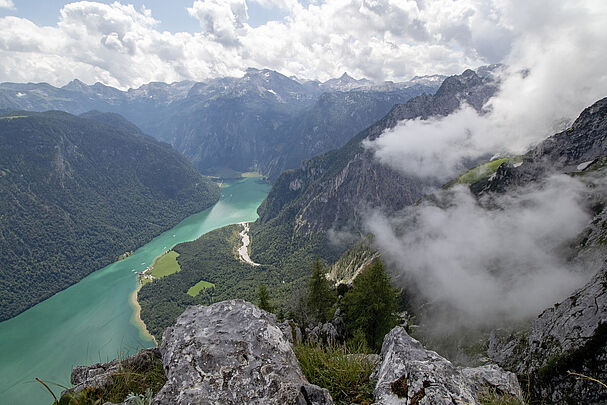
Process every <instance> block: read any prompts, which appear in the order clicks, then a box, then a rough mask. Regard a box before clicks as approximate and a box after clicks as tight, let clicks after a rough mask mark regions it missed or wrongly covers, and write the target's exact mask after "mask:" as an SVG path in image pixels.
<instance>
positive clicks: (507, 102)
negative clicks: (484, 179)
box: [366, 1, 607, 180]
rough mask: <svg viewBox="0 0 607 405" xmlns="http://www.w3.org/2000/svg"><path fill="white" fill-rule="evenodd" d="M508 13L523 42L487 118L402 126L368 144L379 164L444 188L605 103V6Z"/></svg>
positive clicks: (553, 5) (526, 6)
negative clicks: (481, 161) (490, 158)
mask: <svg viewBox="0 0 607 405" xmlns="http://www.w3.org/2000/svg"><path fill="white" fill-rule="evenodd" d="M509 13H510V19H511V22H512V24H514V25H516V31H517V32H521V33H522V34H521V35H520V36H519V37H518V39H517V40H515V41H514V45H513V47H512V49H511V50H510V53H509V54H508V56H507V58H506V59H505V64H506V66H507V67H506V68H505V69H504V70H503V71H501V73H499V81H500V83H501V84H500V88H499V91H498V93H497V94H496V95H495V96H494V97H493V98H492V99H491V100H489V102H488V103H487V104H486V105H485V106H484V110H485V111H486V113H484V114H479V113H477V112H476V111H475V110H474V109H473V108H471V107H469V106H466V105H464V106H462V108H461V109H460V110H458V111H456V112H455V113H453V114H451V115H449V116H448V117H440V118H433V119H430V120H427V121H420V120H413V121H407V122H402V123H401V124H399V125H397V126H396V127H395V128H394V129H392V130H389V131H387V132H386V133H384V134H383V135H382V136H380V137H379V138H378V139H376V140H375V141H373V142H367V143H366V146H367V147H368V148H370V149H371V150H373V151H374V152H375V156H376V157H377V158H378V159H379V160H380V161H381V162H382V163H385V164H388V165H390V166H393V167H394V168H396V169H399V170H401V171H403V172H404V173H406V174H407V175H411V176H417V177H430V178H435V179H438V180H448V179H450V178H452V177H453V176H455V175H456V174H457V173H459V172H461V171H462V170H464V169H465V163H466V162H469V161H470V160H471V159H472V160H474V159H475V158H479V157H482V156H486V155H494V154H502V155H508V154H510V155H512V154H521V153H524V152H526V151H527V150H528V149H529V148H530V147H531V146H533V145H534V144H537V143H538V142H539V141H541V140H542V139H544V138H546V137H548V136H550V135H552V134H554V133H555V132H557V131H559V130H563V129H565V128H566V127H567V126H568V125H570V123H571V122H572V121H573V120H574V119H575V118H576V117H577V116H578V115H579V113H580V112H581V111H582V110H583V109H584V108H585V107H587V106H589V105H591V104H592V103H594V102H595V101H597V100H598V99H600V98H603V97H605V96H607V70H605V68H604V66H605V65H606V64H607V52H605V51H604V50H605V49H607V35H605V27H604V23H605V21H607V3H604V2H595V1H581V2H576V3H570V2H566V1H565V2H554V1H550V2H546V1H537V2H523V3H520V4H519V3H517V4H516V7H514V6H513V7H512V8H511V9H509Z"/></svg>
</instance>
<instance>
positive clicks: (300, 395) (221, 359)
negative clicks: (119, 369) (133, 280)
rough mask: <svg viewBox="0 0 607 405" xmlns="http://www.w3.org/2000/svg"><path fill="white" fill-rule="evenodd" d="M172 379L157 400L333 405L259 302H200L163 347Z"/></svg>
mask: <svg viewBox="0 0 607 405" xmlns="http://www.w3.org/2000/svg"><path fill="white" fill-rule="evenodd" d="M160 351H161V353H162V359H163V364H164V370H165V373H166V375H167V378H168V381H167V383H166V385H165V386H164V387H163V388H162V390H161V391H160V392H159V393H158V394H157V396H156V397H155V399H154V404H157V405H160V404H167V405H168V404H171V405H174V404H183V405H186V404H187V405H195V404H222V405H229V404H234V405H236V404H264V405H265V404H269V405H271V404H276V405H279V404H280V405H288V404H294V405H295V404H297V405H300V404H301V405H304V404H309V405H313V404H314V405H321V404H332V403H333V402H332V400H331V397H330V395H329V393H328V391H327V390H325V389H321V388H319V387H317V386H315V385H312V384H309V383H308V382H307V381H306V379H305V377H304V375H303V373H302V371H301V368H300V366H299V363H298V362H297V359H296V357H295V354H294V353H293V350H292V349H291V345H290V343H289V341H288V340H287V339H286V337H285V336H284V334H283V333H282V332H281V330H280V328H279V327H278V326H277V324H276V322H275V318H274V317H273V316H272V315H270V314H268V313H267V312H265V311H262V310H261V309H259V308H257V307H256V306H255V305H253V304H251V303H248V302H245V301H242V300H232V301H223V302H220V303H217V304H213V305H211V306H195V307H190V308H188V309H186V311H185V312H184V313H183V314H182V315H181V316H180V317H179V318H178V319H177V321H176V323H175V325H174V326H172V327H170V328H167V329H166V330H165V332H164V334H163V337H162V345H161V346H160Z"/></svg>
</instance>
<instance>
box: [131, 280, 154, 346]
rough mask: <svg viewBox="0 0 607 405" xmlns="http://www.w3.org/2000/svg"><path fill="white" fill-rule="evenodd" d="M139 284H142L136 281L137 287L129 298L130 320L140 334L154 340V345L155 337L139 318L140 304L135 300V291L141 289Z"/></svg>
mask: <svg viewBox="0 0 607 405" xmlns="http://www.w3.org/2000/svg"><path fill="white" fill-rule="evenodd" d="M141 285H142V284H141V283H140V282H139V281H137V289H136V290H135V291H133V293H132V294H131V296H130V298H129V303H130V304H131V306H132V307H133V317H132V318H131V322H132V323H133V324H134V325H135V326H136V327H137V329H139V331H140V333H141V335H143V336H145V337H146V338H147V339H152V340H153V341H154V345H156V346H158V342H157V341H156V338H155V337H154V336H152V334H150V332H149V331H148V328H147V326H145V323H144V322H143V321H142V320H141V306H140V305H139V302H137V293H138V292H139V290H141Z"/></svg>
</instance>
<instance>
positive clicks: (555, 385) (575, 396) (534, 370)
mask: <svg viewBox="0 0 607 405" xmlns="http://www.w3.org/2000/svg"><path fill="white" fill-rule="evenodd" d="M488 354H489V356H490V357H492V358H493V359H494V360H495V361H497V362H498V363H499V364H501V365H503V366H504V367H506V368H508V369H511V370H513V371H515V372H516V373H517V374H519V375H521V376H527V375H528V376H530V378H531V379H532V383H531V384H530V387H531V389H532V390H533V391H534V392H532V394H533V395H534V396H536V397H538V398H545V399H549V400H550V401H551V402H553V403H558V404H560V403H562V404H567V403H584V404H605V403H607V388H604V387H602V386H601V385H599V384H597V383H595V382H591V381H589V380H583V379H582V380H576V378H575V377H574V376H571V375H568V374H567V371H574V372H577V373H580V374H584V375H587V376H590V377H593V378H596V379H598V380H600V381H607V269H605V268H604V269H603V270H602V271H600V272H599V273H598V274H597V275H596V276H594V277H593V278H592V280H591V281H590V282H589V283H588V284H586V286H584V287H583V288H581V289H580V290H578V291H576V292H575V293H574V294H573V295H572V296H571V297H569V298H567V299H566V300H564V301H562V302H560V303H558V304H556V305H555V306H554V307H552V308H549V309H547V310H545V311H544V312H543V313H542V314H541V315H540V316H539V317H538V318H537V319H536V320H535V322H534V323H533V325H532V327H531V329H530V330H529V331H528V332H527V333H525V334H523V335H521V336H518V337H517V336H506V337H504V336H502V337H501V338H499V337H498V336H496V335H494V336H493V338H492V340H491V344H490V347H489V351H488Z"/></svg>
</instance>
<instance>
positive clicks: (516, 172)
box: [473, 98, 607, 192]
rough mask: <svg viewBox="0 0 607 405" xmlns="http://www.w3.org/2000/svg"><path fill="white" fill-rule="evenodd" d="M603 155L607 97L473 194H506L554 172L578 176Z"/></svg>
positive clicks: (606, 142) (606, 136) (501, 169)
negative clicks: (486, 192) (483, 192)
mask: <svg viewBox="0 0 607 405" xmlns="http://www.w3.org/2000/svg"><path fill="white" fill-rule="evenodd" d="M606 154H607V98H603V99H601V100H599V101H597V102H596V103H594V104H593V105H591V106H590V107H588V108H586V109H585V110H584V111H582V113H581V114H580V116H579V117H578V118H577V119H576V120H575V122H574V123H573V125H572V126H571V127H570V128H568V129H567V130H565V131H563V132H560V133H558V134H555V135H553V136H551V137H549V138H548V139H546V140H544V141H543V142H541V143H540V144H539V145H538V146H536V147H535V148H534V149H533V150H531V151H530V152H529V153H527V154H526V155H525V156H524V157H523V161H522V164H518V165H510V164H503V165H501V166H500V167H499V168H498V170H497V172H496V173H495V176H493V177H492V178H491V180H489V181H487V182H486V184H484V183H483V184H478V185H475V186H474V187H473V189H476V190H475V191H484V190H491V191H501V192H503V191H507V190H508V189H509V188H510V187H512V186H519V185H523V184H526V183H528V182H532V181H537V180H540V179H542V178H544V177H545V176H546V175H548V174H550V173H554V172H559V173H578V172H581V171H584V170H588V169H593V168H596V166H597V165H599V164H601V165H603V166H604V162H597V160H599V158H601V157H604V156H605V155H606Z"/></svg>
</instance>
